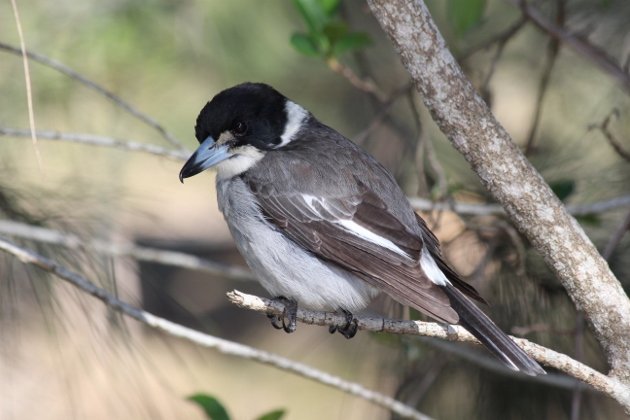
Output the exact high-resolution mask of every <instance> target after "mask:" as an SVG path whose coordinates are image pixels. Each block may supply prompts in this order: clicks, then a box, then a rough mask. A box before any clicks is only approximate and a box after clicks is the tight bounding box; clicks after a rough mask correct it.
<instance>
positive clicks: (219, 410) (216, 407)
mask: <svg viewBox="0 0 630 420" xmlns="http://www.w3.org/2000/svg"><path fill="white" fill-rule="evenodd" d="M187 400H189V401H192V402H194V403H196V404H197V405H199V407H201V408H202V409H203V411H204V412H205V413H206V416H207V417H208V418H209V419H210V420H230V415H229V414H228V413H227V411H226V410H225V407H223V404H221V403H220V402H219V400H217V399H216V398H215V397H213V396H211V395H207V394H195V395H191V396H190V397H188V398H187Z"/></svg>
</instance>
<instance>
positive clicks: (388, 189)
mask: <svg viewBox="0 0 630 420" xmlns="http://www.w3.org/2000/svg"><path fill="white" fill-rule="evenodd" d="M311 118H313V117H311ZM243 177H244V178H245V181H246V182H247V181H255V184H256V185H258V186H260V188H263V189H267V191H264V192H266V193H270V194H272V195H276V194H281V195H284V194H292V193H300V194H308V195H312V196H315V197H330V198H350V197H354V196H360V195H361V194H362V193H363V190H364V189H365V188H368V189H370V190H371V191H372V192H373V193H374V194H376V195H377V196H378V198H379V199H380V200H381V201H382V202H383V203H387V204H388V208H387V211H388V212H389V213H390V214H392V216H394V217H395V218H396V219H398V220H399V221H400V222H401V223H402V224H403V225H404V226H405V227H406V228H407V230H408V231H409V232H410V233H414V234H416V235H418V236H421V235H422V232H421V230H420V227H419V226H418V223H417V220H416V215H415V213H414V211H413V209H412V207H411V205H410V204H409V201H408V200H407V198H406V197H405V195H404V193H403V192H402V190H401V189H400V187H399V186H398V184H397V183H396V181H395V179H394V177H393V176H392V175H391V174H390V173H389V171H388V170H387V169H385V168H384V167H383V165H381V164H380V163H379V162H378V161H376V159H375V158H374V157H372V156H371V155H369V154H368V153H366V152H365V151H363V150H362V149H361V148H360V147H359V146H357V145H356V144H354V143H353V142H352V141H350V140H349V139H347V138H346V137H344V136H342V135H341V134H339V133H338V132H336V131H335V130H333V129H331V128H330V127H328V126H326V125H324V124H322V123H320V122H319V121H317V120H315V119H314V118H313V119H312V120H311V121H309V124H305V125H304V127H303V128H302V130H301V131H300V132H299V133H298V135H297V136H296V139H295V140H294V141H292V142H291V143H289V144H288V145H287V146H285V147H284V148H282V149H281V150H278V151H269V152H267V154H266V155H265V157H264V158H263V159H262V160H261V162H260V163H259V165H256V166H254V167H253V168H251V169H250V170H249V171H248V172H247V173H246V174H244V175H243Z"/></svg>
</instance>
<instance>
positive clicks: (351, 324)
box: [328, 309, 359, 339]
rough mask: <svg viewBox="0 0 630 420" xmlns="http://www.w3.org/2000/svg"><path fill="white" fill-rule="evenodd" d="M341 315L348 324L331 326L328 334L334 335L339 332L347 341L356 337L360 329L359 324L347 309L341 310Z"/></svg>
mask: <svg viewBox="0 0 630 420" xmlns="http://www.w3.org/2000/svg"><path fill="white" fill-rule="evenodd" d="M340 311H341V313H343V314H344V316H345V317H346V323H345V324H344V325H331V326H330V327H328V332H329V333H331V334H334V333H335V332H339V334H341V335H343V336H344V337H346V338H347V339H350V338H352V337H354V336H355V335H356V333H357V331H358V329H359V324H358V322H357V319H356V318H355V317H354V315H352V313H350V312H349V311H346V310H345V309H341V310H340Z"/></svg>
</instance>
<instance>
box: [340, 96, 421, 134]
mask: <svg viewBox="0 0 630 420" xmlns="http://www.w3.org/2000/svg"><path fill="white" fill-rule="evenodd" d="M411 89H413V85H412V84H407V85H405V86H403V87H401V88H400V89H397V90H396V91H395V92H394V93H392V94H391V96H390V97H389V98H388V99H387V100H386V101H385V102H384V103H383V104H382V107H381V109H379V111H378V112H377V114H376V115H375V116H374V118H372V121H370V123H369V124H368V126H367V127H365V128H364V129H363V130H362V131H361V132H360V133H359V134H357V135H356V136H354V137H353V139H352V141H353V142H355V143H357V144H362V143H363V142H364V141H365V140H366V139H367V138H368V137H369V136H370V135H371V134H372V133H373V132H374V130H376V129H377V128H378V127H380V125H381V124H382V123H383V120H384V119H385V117H387V114H388V113H389V111H390V110H391V109H392V107H393V106H394V104H395V103H396V101H397V100H398V99H399V98H400V97H401V96H403V95H404V94H406V93H407V92H409V91H410V90H411Z"/></svg>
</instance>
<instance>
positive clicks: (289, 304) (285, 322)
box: [267, 296, 297, 333]
mask: <svg viewBox="0 0 630 420" xmlns="http://www.w3.org/2000/svg"><path fill="white" fill-rule="evenodd" d="M272 301H274V302H280V303H282V304H283V305H284V310H283V311H282V315H281V316H278V315H274V314H267V318H269V320H271V326H272V327H274V328H275V329H277V330H280V329H283V330H284V331H285V332H287V333H292V332H293V331H295V329H296V328H297V302H296V301H294V300H293V299H289V298H286V297H284V296H277V297H275V298H273V299H272Z"/></svg>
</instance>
